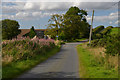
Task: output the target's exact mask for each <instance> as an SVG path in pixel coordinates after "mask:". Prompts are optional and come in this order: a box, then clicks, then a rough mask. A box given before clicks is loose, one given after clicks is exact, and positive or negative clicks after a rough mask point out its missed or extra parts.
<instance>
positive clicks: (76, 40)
mask: <svg viewBox="0 0 120 80" xmlns="http://www.w3.org/2000/svg"><path fill="white" fill-rule="evenodd" d="M86 39H87V38H81V39H75V40H70V41H67V42H66V43H70V42H79V41H83V40H86Z"/></svg>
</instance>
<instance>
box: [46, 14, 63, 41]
mask: <svg viewBox="0 0 120 80" xmlns="http://www.w3.org/2000/svg"><path fill="white" fill-rule="evenodd" d="M62 21H63V17H62V15H58V14H54V15H52V17H51V19H49V21H48V22H49V24H48V30H47V31H46V32H45V34H46V35H47V34H48V35H51V37H52V38H53V39H55V38H56V36H57V35H59V34H60V33H61V29H60V28H63V26H62Z"/></svg>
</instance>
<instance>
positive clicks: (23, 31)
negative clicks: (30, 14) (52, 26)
mask: <svg viewBox="0 0 120 80" xmlns="http://www.w3.org/2000/svg"><path fill="white" fill-rule="evenodd" d="M20 30H21V33H20V34H19V35H18V36H17V37H22V36H23V35H25V34H27V33H29V32H30V29H20ZM45 30H46V29H35V31H45Z"/></svg>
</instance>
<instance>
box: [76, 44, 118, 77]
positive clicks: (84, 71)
mask: <svg viewBox="0 0 120 80" xmlns="http://www.w3.org/2000/svg"><path fill="white" fill-rule="evenodd" d="M77 51H78V56H79V62H80V65H79V67H80V68H79V72H80V77H81V78H117V77H118V73H117V71H116V70H115V69H105V67H104V66H103V65H101V64H98V63H96V60H95V58H94V56H93V55H91V54H90V52H89V51H88V50H87V49H85V48H83V47H82V45H78V46H77Z"/></svg>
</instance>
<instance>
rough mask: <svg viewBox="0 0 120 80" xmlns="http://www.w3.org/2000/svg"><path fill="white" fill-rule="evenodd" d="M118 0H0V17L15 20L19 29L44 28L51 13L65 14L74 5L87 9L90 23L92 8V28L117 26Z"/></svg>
mask: <svg viewBox="0 0 120 80" xmlns="http://www.w3.org/2000/svg"><path fill="white" fill-rule="evenodd" d="M118 1H119V0H106V2H105V0H103V1H102V0H98V1H94V0H86V2H85V1H83V0H79V1H78V0H69V1H68V0H67V1H65V0H61V1H58V0H51V2H50V1H48V0H4V1H3V2H2V14H1V13H0V17H2V20H4V19H12V20H16V21H18V22H19V24H20V28H21V29H30V28H31V26H34V27H35V29H46V28H47V25H48V24H49V23H48V20H49V19H50V18H51V15H53V14H65V13H66V11H67V10H68V9H69V8H70V7H72V6H76V7H78V8H79V9H84V10H86V11H87V13H88V16H87V17H86V19H87V21H88V23H89V24H91V16H92V11H93V9H94V11H95V12H94V20H93V28H95V27H97V26H99V25H104V26H105V27H107V26H113V27H117V26H118V23H119V22H120V20H118V13H119V12H118Z"/></svg>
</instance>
